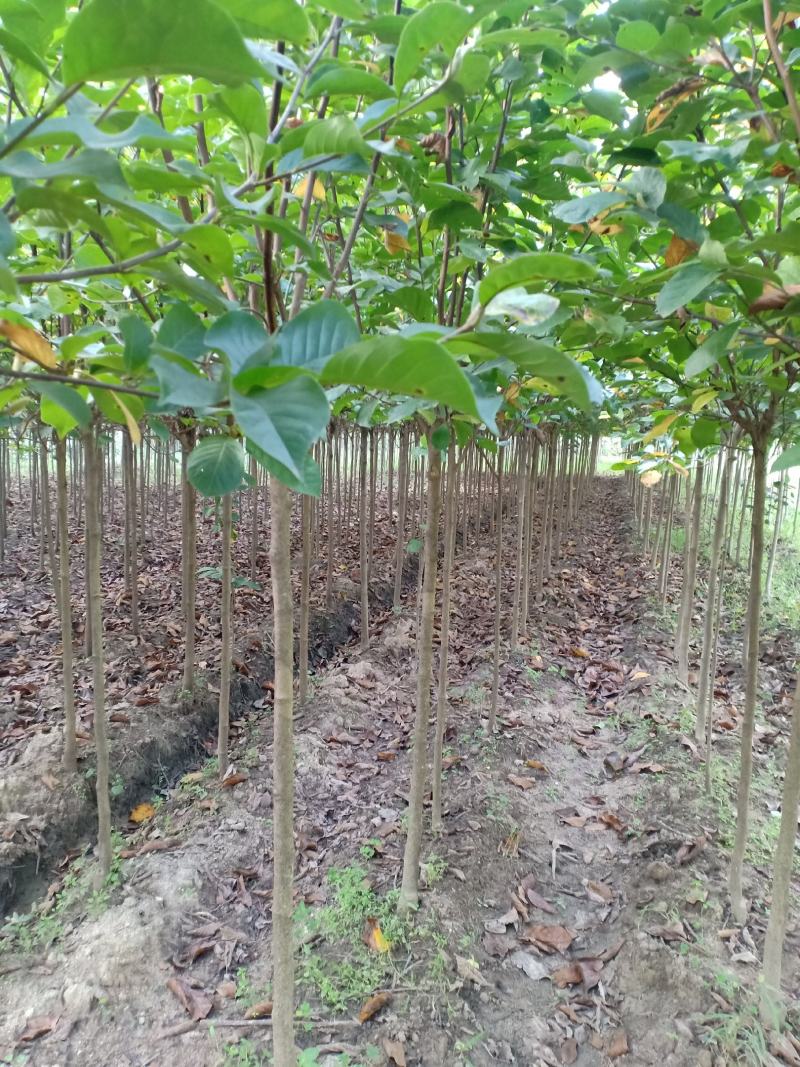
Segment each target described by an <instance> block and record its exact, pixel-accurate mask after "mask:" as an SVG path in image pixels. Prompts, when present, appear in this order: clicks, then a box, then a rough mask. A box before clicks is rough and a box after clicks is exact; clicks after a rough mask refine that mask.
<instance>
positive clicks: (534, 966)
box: [508, 950, 550, 982]
mask: <svg viewBox="0 0 800 1067" xmlns="http://www.w3.org/2000/svg"><path fill="white" fill-rule="evenodd" d="M508 962H509V963H513V965H514V966H515V967H519V969H520V970H521V971H524V972H525V974H527V976H528V978H531V979H532V980H533V981H534V982H540V981H541V980H542V979H543V978H549V977H550V968H549V967H548V966H547V964H546V963H545V962H544V960H540V959H538V958H537V957H536V956H532V955H531V954H530V952H522V951H521V950H520V951H518V952H515V953H514V954H513V955H512V956H509V958H508Z"/></svg>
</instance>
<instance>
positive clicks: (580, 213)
mask: <svg viewBox="0 0 800 1067" xmlns="http://www.w3.org/2000/svg"><path fill="white" fill-rule="evenodd" d="M624 202H625V194H624V193H622V192H619V193H604V192H601V193H589V195H588V196H581V197H578V198H577V199H576V200H567V201H566V203H564V204H557V205H556V206H555V207H554V208H553V214H554V215H555V217H556V218H557V219H560V220H561V221H562V222H568V223H569V224H570V225H575V224H576V223H581V222H588V221H589V219H593V218H594V217H595V215H599V214H600V212H601V211H605V210H606V208H610V207H614V206H615V205H617V204H620V205H621V204H624Z"/></svg>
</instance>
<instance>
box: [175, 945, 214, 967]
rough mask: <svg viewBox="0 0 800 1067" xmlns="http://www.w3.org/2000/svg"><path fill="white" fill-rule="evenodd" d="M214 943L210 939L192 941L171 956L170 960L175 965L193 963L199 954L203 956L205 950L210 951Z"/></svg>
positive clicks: (180, 965)
mask: <svg viewBox="0 0 800 1067" xmlns="http://www.w3.org/2000/svg"><path fill="white" fill-rule="evenodd" d="M216 943H217V942H216V941H210V940H206V941H193V942H192V943H191V945H188V946H187V947H186V948H185V949H184V950H183V951H182V952H179V953H176V954H175V955H174V956H173V957H172V962H173V963H174V964H175V966H176V967H181V968H183V967H188V966H189V964H190V963H194V961H195V960H197V959H200V957H201V956H205V954H206V953H207V952H211V950H212V949H213V948H214V946H215V945H216Z"/></svg>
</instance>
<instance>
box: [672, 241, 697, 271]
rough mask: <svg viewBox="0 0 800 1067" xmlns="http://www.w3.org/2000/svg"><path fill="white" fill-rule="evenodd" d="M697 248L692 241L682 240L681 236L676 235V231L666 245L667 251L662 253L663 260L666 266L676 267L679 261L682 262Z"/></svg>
mask: <svg viewBox="0 0 800 1067" xmlns="http://www.w3.org/2000/svg"><path fill="white" fill-rule="evenodd" d="M697 249H698V245H696V244H695V243H694V241H684V239H683V238H682V237H678V235H677V233H674V234H673V235H672V240H671V241H670V243H669V244H668V245H667V251H666V252H665V253H664V262H665V263H666V265H667V266H668V267H677V266H678V264H679V263H683V261H684V260H685V259H688V258H689V256H693V255H694V254H695V252H696V251H697Z"/></svg>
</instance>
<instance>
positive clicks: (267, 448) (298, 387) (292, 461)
mask: <svg viewBox="0 0 800 1067" xmlns="http://www.w3.org/2000/svg"><path fill="white" fill-rule="evenodd" d="M231 407H232V409H233V414H234V416H235V417H236V421H237V422H238V423H239V426H240V427H241V429H242V432H243V433H244V434H245V436H246V437H247V438H248V439H249V440H251V441H252V442H253V444H254V445H256V446H257V447H258V448H260V449H261V451H262V452H264V453H265V454H266V455H267V456H270V457H271V458H272V459H273V460H275V462H276V463H279V464H280V465H281V466H282V467H285V468H286V469H287V470H288V471H289V472H290V473H291V474H292V475H293V476H294V477H295V478H299V477H301V476H302V472H303V469H304V463H305V457H306V454H307V453H308V450H309V448H310V447H311V445H312V444H313V443H314V442H315V441H317V440H318V439H319V438H320V437H322V435H323V434H324V433H325V429H326V427H327V425H328V418H329V415H330V411H329V408H328V400H327V397H326V396H325V393H324V391H323V390H322V389H321V388H320V386H319V385H318V384H317V383H316V382H315V381H314V380H313V379H312V378H309V377H308V375H303V376H301V377H298V378H294V379H292V380H291V381H288V382H285V383H284V384H283V385H277V386H275V388H273V389H257V390H254V391H253V392H251V393H248V394H247V396H245V395H244V394H243V393H239V392H238V391H236V390H235V389H234V390H231Z"/></svg>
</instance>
